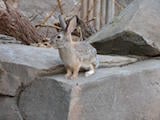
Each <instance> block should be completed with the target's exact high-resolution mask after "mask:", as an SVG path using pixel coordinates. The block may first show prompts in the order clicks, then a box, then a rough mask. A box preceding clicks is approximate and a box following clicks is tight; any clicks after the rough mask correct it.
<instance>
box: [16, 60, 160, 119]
mask: <svg viewBox="0 0 160 120" xmlns="http://www.w3.org/2000/svg"><path fill="white" fill-rule="evenodd" d="M159 73H160V61H159V60H154V59H152V60H146V61H141V62H138V63H134V64H132V65H128V66H125V67H115V68H105V69H98V70H97V73H96V74H95V75H93V76H91V77H88V78H85V77H84V75H83V74H81V75H80V76H79V78H78V80H75V81H71V80H66V79H64V76H63V75H56V76H51V77H44V78H39V79H37V80H36V81H34V82H33V84H31V86H29V87H27V88H26V89H25V90H24V92H22V94H21V97H20V101H19V107H20V110H21V111H23V114H22V115H25V117H26V118H27V119H26V120H43V118H44V117H45V119H46V118H47V120H52V119H53V118H54V120H106V119H107V120H135V119H137V120H141V119H145V120H152V119H153V120H159V119H160V116H159V114H160V109H159V107H158V106H159V105H160V94H159V93H160V86H159V85H160V75H159ZM46 91H47V93H46ZM60 91H61V92H60ZM60 101H61V102H60ZM37 103H39V104H37ZM31 106H32V107H31ZM48 108H49V109H48ZM62 108H63V110H62ZM43 111H45V112H46V114H42V112H43ZM48 113H51V114H48ZM60 114H61V115H60Z"/></svg>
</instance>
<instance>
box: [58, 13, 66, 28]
mask: <svg viewBox="0 0 160 120" xmlns="http://www.w3.org/2000/svg"><path fill="white" fill-rule="evenodd" d="M58 17H59V23H60V26H61V27H62V30H63V31H66V28H67V24H66V22H65V20H64V18H63V16H62V15H59V16H58Z"/></svg>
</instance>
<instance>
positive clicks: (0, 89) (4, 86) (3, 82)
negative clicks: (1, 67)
mask: <svg viewBox="0 0 160 120" xmlns="http://www.w3.org/2000/svg"><path fill="white" fill-rule="evenodd" d="M20 86H21V81H20V79H19V77H17V76H14V75H13V74H10V73H7V72H5V71H4V72H3V73H0V95H8V96H15V95H16V94H17V91H18V89H19V87H20Z"/></svg>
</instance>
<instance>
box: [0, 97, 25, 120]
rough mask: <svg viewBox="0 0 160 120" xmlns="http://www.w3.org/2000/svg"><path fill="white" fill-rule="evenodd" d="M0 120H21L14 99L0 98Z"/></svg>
mask: <svg viewBox="0 0 160 120" xmlns="http://www.w3.org/2000/svg"><path fill="white" fill-rule="evenodd" d="M0 107H1V109H0V120H23V118H22V116H21V115H20V113H19V111H18V107H17V105H16V101H15V100H14V98H9V97H3V96H0Z"/></svg>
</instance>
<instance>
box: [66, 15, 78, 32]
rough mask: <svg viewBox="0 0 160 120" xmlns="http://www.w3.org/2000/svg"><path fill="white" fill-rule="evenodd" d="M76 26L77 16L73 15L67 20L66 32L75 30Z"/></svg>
mask: <svg viewBox="0 0 160 120" xmlns="http://www.w3.org/2000/svg"><path fill="white" fill-rule="evenodd" d="M76 26H77V17H76V16H73V17H72V18H71V20H70V21H69V24H68V27H67V33H68V34H71V33H72V32H73V31H74V30H75V28H76Z"/></svg>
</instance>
